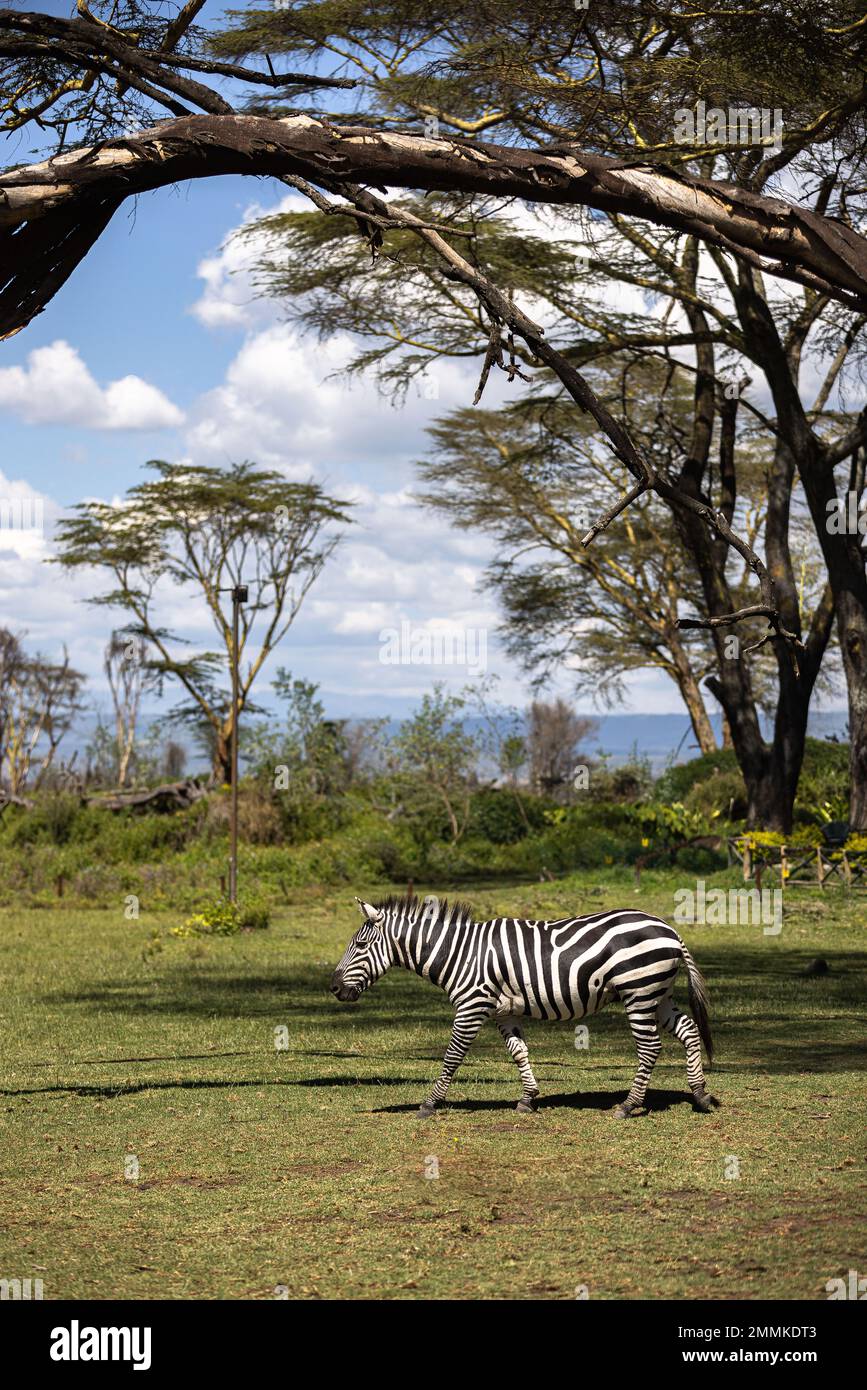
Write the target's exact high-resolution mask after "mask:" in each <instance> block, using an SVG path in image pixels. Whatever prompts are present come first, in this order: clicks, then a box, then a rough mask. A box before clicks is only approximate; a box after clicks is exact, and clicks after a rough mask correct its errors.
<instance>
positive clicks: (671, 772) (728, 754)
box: [653, 748, 743, 803]
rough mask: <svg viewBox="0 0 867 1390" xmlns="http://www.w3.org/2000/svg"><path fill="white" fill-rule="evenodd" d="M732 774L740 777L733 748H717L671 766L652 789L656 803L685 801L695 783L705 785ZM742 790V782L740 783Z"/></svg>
mask: <svg viewBox="0 0 867 1390" xmlns="http://www.w3.org/2000/svg"><path fill="white" fill-rule="evenodd" d="M731 773H734V774H736V775H737V776H738V777H740V769H739V768H738V760H737V758H736V757H735V753H734V749H733V748H718V749H716V751H715V752H713V753H703V754H702V755H701V757H699V758H690V760H689V762H686V763H676V764H672V765H671V766H670V767H667V768H666V769H665V772H663V773H662V775H661V776H660V777H658V778H657V780H656V784H655V786H654V789H653V794H654V797H655V798H656V800H657V801H667V802H669V803H671V802H674V801H685V800H686V798H687V796H688V795H689V793H690V792H691V791H692V789H693V787H694V786H696V784H697V783H699V782H701V783H706V782H708V781H709V780H710V779H712V778H714V777H717V776H721V775H722V774H731ZM741 787H742V788H743V781H741Z"/></svg>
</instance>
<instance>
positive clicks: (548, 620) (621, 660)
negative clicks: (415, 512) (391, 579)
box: [419, 367, 755, 753]
mask: <svg viewBox="0 0 867 1390" xmlns="http://www.w3.org/2000/svg"><path fill="white" fill-rule="evenodd" d="M654 376H655V377H656V382H655V384H656V386H659V385H660V381H659V374H658V373H652V372H651V373H649V372H648V371H647V368H646V367H645V368H644V369H643V370H641V369H639V371H638V372H636V373H634V374H633V375H632V376H631V378H630V393H631V394H630V400H629V401H628V403H627V408H628V412H629V416H630V425H631V430H632V433H633V437H636V438H641V440H642V444H643V445H644V447H645V450H646V452H647V453H648V455H653V454H654V453H655V452H656V451H658V450H659V449H662V448H668V449H670V448H671V441H672V439H674V440H676V439H677V436H678V434H679V433H680V434H682V430H683V425H682V423H681V424H678V423H677V421H676V420H675V421H674V423H675V425H676V428H675V429H671V428H670V427H669V426H670V424H671V423H672V422H671V421H670V420H669V419H666V429H665V431H664V432H663V431H662V430H660V429H659V425H660V417H661V415H662V411H661V408H660V403H659V400H658V399H657V397H656V396H655V395H654V393H653V390H652V386H653V384H654V382H653V377H654ZM642 378H643V380H642ZM600 385H601V393H603V394H605V395H606V396H608V395H609V394H610V393H611V391H612V389H614V388H615V387H616V385H617V383H616V381H615V380H614V379H613V378H611V379H610V380H608V381H606V382H605V383H604V384H600ZM646 391H650V394H649V395H647V396H646V395H645V392H646ZM640 414H641V415H644V416H645V417H646V416H647V415H648V414H649V415H650V417H651V419H650V425H651V431H650V434H649V435H647V436H646V432H645V429H644V428H643V426H644V424H645V423H647V422H646V420H639V418H638V416H639V415H640ZM673 415H674V416H679V415H680V411H677V410H675V411H674V412H673ZM569 416H570V412H569V411H568V409H567V408H564V406H563V403H562V402H560V401H557V400H551V399H549V398H547V397H544V396H543V397H541V398H537V397H532V396H531V397H530V398H529V399H526V400H524V401H522V402H519V403H516V404H515V405H513V406H511V407H509V408H507V409H504V410H501V411H479V410H475V411H472V410H467V409H463V410H457V411H453V412H452V413H451V414H450V415H449V416H447V417H446V418H445V419H444V420H442V421H440V422H439V423H438V424H437V425H435V426H434V427H432V429H431V431H430V433H431V436H432V441H433V449H432V451H431V454H430V455H429V456H428V457H426V458H425V459H423V460H422V461H421V463H420V465H419V467H420V472H421V476H422V479H423V482H424V484H425V488H424V491H423V492H422V494H421V500H422V501H423V502H424V503H426V504H427V505H428V506H431V507H433V508H435V509H436V510H437V511H439V512H441V513H443V514H445V515H446V516H447V517H448V518H449V519H450V520H451V521H452V523H453V524H454V525H456V526H460V527H462V528H465V529H470V530H473V531H478V530H484V531H488V532H490V533H491V534H492V535H493V536H495V537H496V540H497V547H496V557H495V559H494V560H493V561H492V563H491V564H490V566H489V568H488V571H487V575H486V581H487V583H488V584H489V586H490V587H491V588H492V589H493V590H494V592H495V593H496V595H497V597H498V599H499V601H500V605H501V608H502V610H503V613H504V629H505V637H506V645H507V649H508V650H509V652H510V654H511V655H512V656H513V657H515V658H516V659H517V660H518V661H520V662H521V664H522V665H524V666H525V667H526V668H527V669H528V670H529V671H531V672H533V673H534V674H535V678H536V680H537V681H539V682H542V681H544V680H545V679H547V678H548V677H549V675H550V674H551V673H552V672H553V671H554V670H555V669H556V668H557V667H559V666H562V665H564V664H565V665H566V666H567V668H568V669H569V672H570V676H571V677H572V679H573V681H574V685H575V688H576V690H581V691H584V692H587V693H590V694H592V695H593V697H594V698H595V699H596V700H597V701H599V702H602V703H605V704H614V703H616V702H617V701H618V700H619V699H621V698H622V693H623V678H624V676H625V674H626V673H627V672H629V671H632V670H636V669H641V668H647V667H650V668H653V669H657V670H660V671H662V672H664V673H665V675H667V676H668V677H669V678H670V679H671V680H672V681H673V682H674V684H675V686H676V687H677V690H678V692H679V694H680V696H681V699H682V700H683V702H684V705H685V706H686V709H687V712H688V714H689V718H690V722H691V724H692V728H693V732H694V734H695V737H696V741H697V743H698V746H699V748H700V749H701V751H702V752H703V753H708V752H711V751H712V750H713V749H715V748H716V746H717V740H716V735H715V733H714V730H713V726H712V723H711V716H710V712H709V710H708V708H707V704H706V699H705V696H704V694H703V691H702V688H701V681H702V678H703V676H704V675H706V674H707V672H708V671H709V670H711V669H712V668H713V666H714V658H713V653H712V649H711V644H710V642H709V639H708V636H707V634H706V633H705V632H702V631H693V632H684V631H683V630H682V629H681V628H679V627H678V620H679V618H680V617H681V616H683V614H684V613H686V612H688V611H690V610H691V609H692V608H694V607H695V606H698V605H700V591H699V584H698V579H697V576H696V575H695V572H694V569H693V567H692V565H691V561H690V557H689V556H688V554H687V553H686V552H685V550H684V547H683V546H682V545H681V544H680V541H679V537H678V534H677V530H676V527H675V525H674V523H673V520H672V517H671V514H670V512H669V511H668V510H667V509H666V508H665V507H664V506H663V505H662V504H660V503H659V502H654V501H651V500H649V499H647V498H645V499H642V500H641V502H639V503H636V505H635V506H634V507H633V508H632V509H630V511H629V512H628V513H627V514H626V515H625V516H624V517H623V518H622V519H621V520H620V522H619V523H616V524H615V525H614V526H612V527H611V528H609V530H607V531H605V532H603V533H602V535H600V536H599V538H598V539H597V541H596V542H595V543H594V544H593V545H592V546H584V545H582V538H583V537H584V536H585V535H586V533H587V530H588V528H589V526H590V521H591V515H592V511H593V509H594V508H596V507H598V502H599V498H600V497H601V498H604V499H605V500H609V501H612V502H613V501H615V500H616V498H617V496H618V494H619V487H620V477H619V471H618V470H616V469H615V468H614V467H612V465H611V464H610V462H609V460H608V459H607V458H606V457H605V454H604V451H603V449H602V441H601V440H600V439H599V438H598V435H597V434H596V433H595V432H594V431H592V430H589V429H586V428H584V429H579V430H577V431H575V430H574V421H572V420H571V419H570V418H569ZM654 436H655V437H654ZM591 503H592V505H591ZM754 524H755V523H754V520H753V519H750V518H747V519H745V521H744V524H743V528H742V529H744V530H745V531H746V533H747V535H748V536H749V528H750V526H751V525H753V526H754Z"/></svg>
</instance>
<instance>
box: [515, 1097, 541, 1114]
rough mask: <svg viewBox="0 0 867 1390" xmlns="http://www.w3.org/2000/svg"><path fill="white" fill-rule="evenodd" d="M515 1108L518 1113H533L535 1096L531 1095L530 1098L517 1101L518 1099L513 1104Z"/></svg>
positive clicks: (534, 1110) (534, 1111)
mask: <svg viewBox="0 0 867 1390" xmlns="http://www.w3.org/2000/svg"><path fill="white" fill-rule="evenodd" d="M515 1109H516V1110H517V1112H518V1114H519V1115H535V1113H536V1098H535V1096H534V1097H533V1099H532V1100H519V1101H518V1104H517V1105H516V1106H515Z"/></svg>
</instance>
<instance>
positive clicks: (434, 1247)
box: [0, 871, 867, 1299]
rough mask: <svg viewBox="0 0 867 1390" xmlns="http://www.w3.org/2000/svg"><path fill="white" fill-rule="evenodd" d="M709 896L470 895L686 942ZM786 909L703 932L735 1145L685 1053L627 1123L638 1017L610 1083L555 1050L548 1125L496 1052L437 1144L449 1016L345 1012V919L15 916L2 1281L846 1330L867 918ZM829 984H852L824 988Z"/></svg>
mask: <svg viewBox="0 0 867 1390" xmlns="http://www.w3.org/2000/svg"><path fill="white" fill-rule="evenodd" d="M618 878H619V879H620V881H619V883H618V882H617V880H618ZM683 881H684V876H683V875H680V876H671V877H666V876H665V875H663V874H662V873H659V874H653V875H650V874H648V875H646V876H645V883H644V884H643V886H642V890H641V894H640V895H638V894H636V893H635V892H634V891H633V885H632V883H631V881H630V880H629V879H628V877H627V875H626V874H622V875H618V874H617V873H615V872H613V871H612V872H610V873H608V874H607V875H600V874H598V873H597V874H593V875H584V876H583V877H580V878H579V877H575V878H573V879H572V880H571V881H569V882H567V883H558V884H544V885H539V884H528V885H523V886H518V887H509V888H502V887H501V888H496V887H490V886H486V887H484V888H482V889H481V890H479V889H475V890H473V895H474V898H475V902H476V905H477V908H478V911H479V915H480V916H481V915H491V914H492V913H493V912H495V911H500V912H502V911H507V910H508V911H510V912H516V913H519V914H520V913H528V914H529V915H532V916H534V917H538V916H544V915H546V914H547V915H549V916H550V915H556V914H558V913H562V912H563V911H569V910H574V911H591V910H593V909H594V908H597V907H603V906H610V905H615V904H617V903H621V904H628V905H635V904H636V903H638V902H640V903H641V905H642V907H646V908H647V909H648V910H651V911H655V912H659V913H660V914H661V915H670V914H671V911H672V892H673V888H674V887H675V886H676V885H677V884H678V882H683ZM719 881H720V882H723V881H725V880H724V878H723V877H722V876H721V877H720V880H719ZM594 885H596V888H595V891H594ZM358 891H361V890H360V889H359V890H358ZM368 896H372V897H374V899H375V898H376V897H377V896H381V894H380V893H379V892H378V891H377V890H372V891H371V892H370V893H369V894H368ZM468 896H469V894H468ZM787 904H788V906H787V911H786V916H785V922H784V926H783V931H782V933H781V935H780V936H779V937H766V936H764V935H763V934H762V932H761V929H760V928H748V927H710V926H695V927H692V928H689V929H685V931H684V935H685V936H686V939H687V940H688V942H689V945H690V946H691V948H692V950H693V952H694V954H695V956H696V958H697V959H698V961H699V964H700V965H701V966H702V968H703V969H704V971H705V973H706V974H707V976H708V981H709V986H710V991H711V1003H712V1017H713V1025H714V1032H715V1038H716V1042H717V1045H718V1065H717V1066H716V1067H715V1068H714V1070H713V1072H712V1073H711V1084H712V1088H713V1090H714V1091H715V1093H716V1094H717V1095H718V1096H719V1097H720V1099H721V1100H722V1102H723V1105H722V1108H721V1109H720V1110H718V1111H717V1112H716V1113H715V1114H713V1115H710V1116H702V1115H698V1114H696V1113H694V1111H693V1109H692V1107H691V1104H690V1103H689V1093H688V1091H687V1088H686V1079H685V1068H684V1060H683V1052H682V1049H681V1048H680V1047H679V1046H678V1045H677V1044H675V1043H674V1042H673V1041H672V1040H671V1039H670V1038H667V1037H666V1038H665V1040H664V1044H663V1051H662V1054H661V1057H660V1062H659V1064H658V1066H657V1068H656V1071H655V1074H654V1078H653V1083H652V1089H651V1092H650V1097H649V1100H650V1108H649V1111H648V1113H647V1114H646V1115H642V1116H638V1117H635V1118H633V1119H630V1120H628V1121H625V1122H618V1121H616V1120H614V1119H613V1117H612V1113H611V1111H612V1107H613V1106H614V1104H615V1103H616V1102H617V1101H618V1100H619V1099H622V1098H623V1096H624V1094H625V1092H626V1090H627V1088H628V1085H629V1082H630V1080H631V1078H632V1075H633V1072H634V1067H635V1055H634V1051H633V1045H632V1041H631V1037H630V1035H629V1031H628V1028H627V1026H626V1021H625V1018H624V1016H623V1012H622V1009H620V1008H619V1007H613V1008H610V1009H609V1010H606V1012H605V1013H603V1014H602V1015H601V1016H600V1017H599V1018H598V1019H596V1020H590V1036H591V1046H590V1049H589V1051H587V1052H579V1051H576V1050H575V1047H574V1025H567V1024H564V1025H552V1024H547V1025H546V1024H541V1023H530V1024H529V1025H528V1027H527V1036H528V1040H529V1043H530V1050H531V1060H532V1062H533V1065H534V1068H535V1071H536V1076H537V1078H538V1080H539V1082H540V1085H541V1087H542V1092H543V1101H542V1105H541V1108H540V1110H539V1111H538V1113H537V1114H535V1115H532V1116H519V1115H517V1114H516V1113H515V1111H514V1103H515V1101H516V1099H517V1096H518V1093H519V1089H520V1088H519V1084H518V1076H517V1071H516V1069H515V1068H514V1066H513V1065H512V1064H511V1063H510V1062H509V1060H508V1057H507V1055H506V1052H505V1049H504V1047H503V1045H502V1043H501V1041H500V1039H499V1036H498V1034H497V1033H496V1030H495V1029H494V1028H493V1026H492V1025H489V1026H488V1027H487V1028H486V1029H485V1030H483V1032H482V1034H481V1036H480V1039H479V1041H478V1043H477V1044H476V1046H475V1047H474V1048H473V1050H472V1052H471V1054H470V1057H469V1059H468V1061H467V1063H466V1064H465V1066H464V1068H462V1070H461V1071H460V1072H459V1073H458V1077H457V1080H456V1081H455V1083H454V1085H453V1087H452V1091H451V1093H450V1106H449V1108H448V1109H447V1110H446V1111H445V1112H444V1113H442V1114H441V1115H439V1116H438V1117H437V1118H435V1119H434V1120H432V1121H430V1122H428V1123H427V1124H423V1123H419V1122H418V1121H417V1120H416V1119H415V1118H414V1111H415V1108H416V1107H417V1105H418V1103H419V1101H420V1100H421V1099H422V1098H423V1097H424V1095H425V1094H426V1093H427V1090H428V1088H429V1086H430V1084H431V1082H432V1080H433V1079H434V1078H435V1076H436V1075H437V1073H438V1069H439V1062H440V1058H441V1055H442V1051H443V1049H444V1047H445V1044H446V1041H447V1036H448V1028H449V1020H450V1010H449V1007H448V1003H447V1001H446V1000H445V998H444V996H443V995H441V994H440V993H439V991H438V990H436V989H434V988H433V987H432V986H430V985H427V984H424V983H423V982H422V981H421V980H419V979H417V978H416V977H415V976H411V975H409V974H407V973H406V972H405V971H400V970H394V971H392V972H391V973H390V974H389V975H388V976H386V977H385V979H384V980H382V981H381V982H380V983H379V985H377V987H376V988H375V990H373V991H372V992H371V993H370V994H368V995H366V996H364V997H363V998H362V999H361V1001H360V1002H359V1003H358V1004H357V1005H355V1006H346V1005H343V1006H341V1005H339V1004H338V1003H336V1002H335V1001H333V1000H332V999H331V997H330V996H329V994H328V992H327V984H328V977H329V974H330V971H331V969H332V968H333V966H334V964H335V962H336V960H337V958H338V957H339V955H340V953H341V952H342V950H343V947H344V945H345V942H346V940H347V939H348V937H349V935H350V932H351V931H352V930H353V929H354V927H355V924H356V919H355V916H354V912H353V905H352V900H351V894H349V893H348V892H340V893H339V895H335V894H331V895H329V894H327V893H321V894H316V893H315V892H311V890H304V891H303V892H301V891H299V892H298V894H297V902H296V904H295V905H294V906H293V907H292V908H284V909H280V910H279V912H278V914H277V918H276V921H275V923H274V925H273V926H272V927H271V928H270V929H269V930H267V931H260V932H255V933H250V934H246V935H242V936H240V937H235V938H228V939H219V940H217V939H211V940H206V941H177V940H174V939H171V938H169V937H168V934H167V929H168V927H170V926H171V925H173V924H174V923H175V922H176V921H177V920H178V917H177V916H172V915H171V914H168V913H163V914H159V915H156V914H144V913H143V915H142V917H141V919H140V920H139V921H138V922H127V921H125V920H124V919H123V916H122V913H121V912H120V911H118V912H109V911H97V910H93V911H88V912H81V911H63V910H53V911H34V910H30V911H18V910H13V909H9V910H5V911H3V912H2V913H0V971H2V985H0V989H2V993H0V999H2V1005H0V1014H2V1027H3V1071H2V1086H0V1110H2V1119H3V1124H2V1134H3V1142H2V1145H0V1164H2V1182H0V1277H6V1278H13V1277H19V1278H25V1277H27V1276H28V1275H29V1276H31V1277H40V1278H42V1279H43V1281H44V1288H45V1297H46V1298H117V1297H120V1298H260V1299H268V1298H272V1297H274V1291H275V1288H276V1287H277V1286H284V1287H285V1288H286V1289H288V1292H289V1296H290V1297H314V1298H315V1297H340V1298H354V1299H355V1298H387V1299H395V1298H447V1297H452V1298H474V1297H484V1298H574V1297H576V1294H577V1292H578V1290H579V1288H580V1286H586V1287H587V1290H588V1292H589V1295H590V1297H592V1298H638V1297H646V1298H701V1297H711V1298H752V1299H765V1298H779V1297H782V1298H817V1299H821V1298H824V1297H826V1293H825V1283H826V1281H827V1280H828V1279H830V1278H832V1277H834V1276H837V1275H840V1274H843V1275H845V1273H846V1271H847V1270H849V1269H850V1268H857V1269H859V1270H861V1271H862V1272H863V1271H864V1270H865V1269H867V1250H865V1245H867V1239H865V1210H867V1200H865V1196H867V1193H865V1109H867V1107H865V1092H867V1086H865V1071H867V1034H865V1004H864V1000H865V981H867V953H865V938H864V920H865V903H864V899H863V898H861V899H858V898H857V897H854V896H853V897H851V898H850V897H847V896H846V895H845V894H844V893H843V892H842V891H841V890H838V891H835V892H833V893H831V892H828V893H826V894H825V895H824V896H823V897H821V898H820V897H819V896H818V894H811V893H810V892H809V890H800V889H799V890H793V891H791V893H790V895H789V896H788V897H787ZM155 927H157V928H158V929H159V930H160V931H161V933H162V938H163V945H162V949H160V950H157V951H155V952H153V953H149V951H148V949H147V943H148V941H149V939H150V935H151V932H152V931H153V930H154V928H155ZM818 954H821V955H823V956H825V958H826V959H827V960H828V962H829V963H830V966H831V970H830V973H829V974H828V975H825V976H819V977H816V978H804V976H803V974H802V972H803V970H804V968H805V966H806V965H807V963H808V962H809V961H810V959H811V958H812V957H814V956H816V955H818ZM680 994H681V995H682V996H683V994H684V990H683V989H682V988H681V990H680ZM283 1024H285V1025H286V1026H287V1027H288V1030H289V1049H288V1051H286V1052H279V1051H276V1050H275V1047H274V1029H275V1028H276V1027H279V1026H280V1025H283ZM127 1154H134V1155H136V1156H137V1158H138V1162H139V1181H138V1182H132V1181H129V1180H127V1179H126V1178H125V1177H124V1162H125V1156H126V1155H127ZM730 1155H734V1156H736V1158H737V1160H738V1162H739V1165H740V1177H739V1178H737V1179H727V1178H726V1176H725V1170H726V1164H727V1162H728V1163H729V1165H730V1166H731V1161H730V1159H728V1158H727V1156H730ZM428 1156H435V1157H436V1159H437V1160H438V1163H439V1173H440V1176H439V1177H438V1178H436V1179H431V1180H428V1179H426V1178H425V1176H424V1170H425V1163H426V1159H427V1158H428Z"/></svg>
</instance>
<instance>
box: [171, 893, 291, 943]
mask: <svg viewBox="0 0 867 1390" xmlns="http://www.w3.org/2000/svg"><path fill="white" fill-rule="evenodd" d="M270 921H271V910H270V908H269V907H268V904H267V903H266V902H265V901H264V900H263V899H261V898H245V899H244V900H243V901H241V902H237V903H233V902H230V901H229V899H228V898H215V899H214V900H213V902H210V903H206V904H205V906H204V907H203V908H202V909H201V911H200V912H194V913H193V915H192V917H188V918H187V920H186V921H185V922H184V923H183V925H182V926H180V927H172V932H171V934H172V936H180V937H191V936H236V935H237V933H238V932H241V931H253V930H256V929H261V928H263V927H267V926H268V924H269V923H270Z"/></svg>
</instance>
